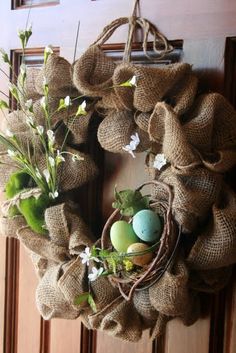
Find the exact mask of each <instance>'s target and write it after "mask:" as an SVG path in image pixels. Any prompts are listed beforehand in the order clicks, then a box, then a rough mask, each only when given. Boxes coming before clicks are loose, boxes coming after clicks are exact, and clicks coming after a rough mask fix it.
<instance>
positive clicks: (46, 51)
mask: <svg viewBox="0 0 236 353" xmlns="http://www.w3.org/2000/svg"><path fill="white" fill-rule="evenodd" d="M44 51H45V53H47V54H53V50H52V46H51V45H47V46H46V47H45V49H44Z"/></svg>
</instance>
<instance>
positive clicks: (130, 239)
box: [110, 221, 139, 252]
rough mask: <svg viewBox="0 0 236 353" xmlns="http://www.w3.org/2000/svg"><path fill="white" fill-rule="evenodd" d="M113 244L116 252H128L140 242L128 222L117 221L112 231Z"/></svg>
mask: <svg viewBox="0 0 236 353" xmlns="http://www.w3.org/2000/svg"><path fill="white" fill-rule="evenodd" d="M110 238H111V243H112V245H113V247H114V248H115V250H116V251H118V252H126V251H127V249H128V247H129V246H130V245H131V244H133V243H137V242H138V241H139V239H138V237H137V235H136V234H135V233H134V230H133V228H132V225H131V224H129V223H127V222H126V221H117V222H115V223H113V225H112V227H111V230H110Z"/></svg>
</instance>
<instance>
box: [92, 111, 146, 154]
mask: <svg viewBox="0 0 236 353" xmlns="http://www.w3.org/2000/svg"><path fill="white" fill-rule="evenodd" d="M136 132H137V133H138V135H139V139H140V144H139V145H138V147H137V149H136V151H137V152H142V151H145V150H146V149H148V147H150V141H149V138H148V134H147V133H146V132H145V131H143V130H141V129H140V128H139V127H138V126H137V125H136V124H135V122H134V119H133V113H132V112H129V111H127V110H126V111H125V110H124V111H119V112H116V111H111V112H110V113H109V114H108V115H107V116H106V117H105V119H104V120H103V121H102V122H101V124H100V125H99V128H98V141H99V143H100V144H101V146H102V147H103V148H104V149H105V150H106V151H110V152H113V153H124V150H123V147H125V146H126V145H128V144H129V143H130V139H131V135H134V134H135V133H136Z"/></svg>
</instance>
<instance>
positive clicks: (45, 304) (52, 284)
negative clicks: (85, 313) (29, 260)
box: [36, 264, 79, 320]
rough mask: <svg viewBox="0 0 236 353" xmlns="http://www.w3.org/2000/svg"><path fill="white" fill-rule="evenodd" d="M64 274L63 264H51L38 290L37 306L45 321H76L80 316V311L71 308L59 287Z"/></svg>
mask: <svg viewBox="0 0 236 353" xmlns="http://www.w3.org/2000/svg"><path fill="white" fill-rule="evenodd" d="M62 274H63V264H56V265H55V264H51V266H49V267H48V268H47V271H46V272H45V274H44V276H43V277H42V279H41V281H40V282H39V285H38V287H37V289H36V305H37V307H38V310H39V312H40V314H41V315H42V316H43V318H44V319H45V320H50V319H52V318H63V319H76V318H77V317H78V316H79V309H76V308H74V307H73V306H71V303H70V302H68V300H67V299H66V297H65V296H64V294H63V293H62V292H61V289H60V287H59V286H58V281H59V279H60V277H61V275H62ZM70 282H72V283H70V284H69V285H71V286H73V282H74V278H73V280H72V281H70ZM72 288H73V287H72Z"/></svg>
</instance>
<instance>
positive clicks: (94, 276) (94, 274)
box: [88, 267, 104, 281]
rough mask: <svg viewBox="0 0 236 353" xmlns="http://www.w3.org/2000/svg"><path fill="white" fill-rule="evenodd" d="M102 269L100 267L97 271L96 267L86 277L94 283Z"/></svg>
mask: <svg viewBox="0 0 236 353" xmlns="http://www.w3.org/2000/svg"><path fill="white" fill-rule="evenodd" d="M103 270H104V268H103V267H100V268H99V269H97V268H96V267H93V268H92V272H91V273H90V274H89V275H88V278H89V280H90V281H95V280H96V279H97V278H98V277H99V276H101V274H102V273H103Z"/></svg>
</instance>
